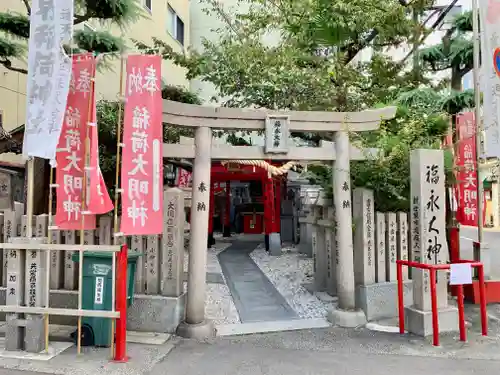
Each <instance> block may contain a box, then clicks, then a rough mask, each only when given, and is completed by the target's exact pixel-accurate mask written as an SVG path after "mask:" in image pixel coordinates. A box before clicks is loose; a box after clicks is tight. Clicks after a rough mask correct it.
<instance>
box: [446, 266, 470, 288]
mask: <svg viewBox="0 0 500 375" xmlns="http://www.w3.org/2000/svg"><path fill="white" fill-rule="evenodd" d="M464 284H472V267H471V265H470V263H454V264H450V285H464Z"/></svg>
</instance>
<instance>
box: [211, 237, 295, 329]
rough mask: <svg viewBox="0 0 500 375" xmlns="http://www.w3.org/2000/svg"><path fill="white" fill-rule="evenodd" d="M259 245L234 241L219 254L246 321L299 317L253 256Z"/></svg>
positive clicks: (233, 295) (234, 296)
mask: <svg viewBox="0 0 500 375" xmlns="http://www.w3.org/2000/svg"><path fill="white" fill-rule="evenodd" d="M258 245H259V242H254V241H238V240H236V241H234V242H233V243H232V245H231V246H230V247H228V248H227V249H226V250H224V251H223V252H221V253H220V254H219V255H218V257H219V262H220V266H221V268H222V273H223V274H224V277H225V278H226V282H227V286H228V287H229V290H230V291H231V295H232V297H233V300H234V304H235V306H236V309H237V310H238V313H239V315H240V320H241V321H242V323H248V322H263V321H273V320H287V319H298V316H297V314H296V313H295V311H294V310H293V309H292V308H291V307H290V306H289V305H288V303H287V302H286V300H285V299H284V298H283V296H282V295H281V294H280V293H279V292H278V291H277V290H276V288H275V287H274V285H273V284H272V283H271V282H270V281H269V279H268V278H267V277H266V275H265V274H264V273H263V272H262V271H261V270H260V268H259V267H258V266H257V265H256V264H255V262H254V261H253V260H252V258H250V255H249V254H250V253H251V252H252V251H253V250H254V249H255V248H256V247H257V246H258Z"/></svg>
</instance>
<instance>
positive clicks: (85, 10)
mask: <svg viewBox="0 0 500 375" xmlns="http://www.w3.org/2000/svg"><path fill="white" fill-rule="evenodd" d="M19 3H20V4H23V5H24V8H25V11H24V12H23V13H22V14H21V13H14V12H10V11H9V12H0V31H2V32H3V33H2V34H0V64H1V65H3V66H4V67H5V68H6V69H9V70H12V71H15V72H19V73H23V74H26V73H27V70H26V68H25V64H23V63H22V60H24V58H25V56H26V52H27V40H28V38H29V29H30V27H29V18H28V17H29V15H30V12H31V2H30V0H19ZM141 16H142V9H141V7H140V6H139V4H138V2H137V1H135V0H75V17H74V24H75V25H78V24H81V23H84V22H93V21H94V22H99V23H104V24H106V25H108V26H112V25H115V26H119V27H121V28H123V27H126V26H127V25H128V24H129V23H131V22H133V21H135V20H136V19H138V18H139V17H141ZM124 46H125V42H124V40H123V39H122V38H121V37H116V36H114V35H112V34H111V33H110V32H109V31H103V30H98V31H95V30H90V29H88V28H84V29H82V30H77V31H75V33H74V38H73V45H71V46H65V47H66V48H68V50H69V49H71V50H72V51H73V52H82V51H88V52H90V51H93V52H95V53H106V54H107V55H106V57H109V56H112V54H113V52H117V53H118V52H119V51H122V50H123V49H124Z"/></svg>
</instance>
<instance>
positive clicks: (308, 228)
mask: <svg viewBox="0 0 500 375" xmlns="http://www.w3.org/2000/svg"><path fill="white" fill-rule="evenodd" d="M311 232H312V225H311V224H305V223H302V224H300V242H299V253H301V254H304V255H305V256H307V257H308V258H312V256H313V250H312V242H311Z"/></svg>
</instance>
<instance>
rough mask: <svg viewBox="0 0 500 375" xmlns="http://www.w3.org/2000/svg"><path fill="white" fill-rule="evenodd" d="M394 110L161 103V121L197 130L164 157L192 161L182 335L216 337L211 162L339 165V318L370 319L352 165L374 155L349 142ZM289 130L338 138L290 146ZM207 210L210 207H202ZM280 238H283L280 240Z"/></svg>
mask: <svg viewBox="0 0 500 375" xmlns="http://www.w3.org/2000/svg"><path fill="white" fill-rule="evenodd" d="M395 114H396V107H386V108H382V109H376V110H368V111H363V112H352V113H342V112H312V111H311V112H303V111H281V112H279V111H269V110H259V109H237V108H221V107H219V108H217V107H205V106H199V105H194V104H184V103H179V102H173V101H169V100H164V101H163V122H164V123H167V124H171V125H178V126H184V127H191V128H195V140H194V145H192V144H191V145H186V144H164V145H163V157H165V158H185V159H194V163H193V184H192V186H193V188H192V200H191V201H192V204H191V207H192V208H191V210H192V213H191V233H190V242H189V246H190V248H189V268H188V293H187V303H186V319H185V322H183V323H182V324H181V325H180V326H179V328H178V334H179V335H180V336H184V337H193V338H198V339H203V338H206V337H210V336H213V335H214V333H215V332H214V327H213V325H212V324H211V322H209V321H207V320H206V319H205V289H206V261H207V259H206V247H207V246H206V245H207V239H208V221H209V212H208V210H207V209H206V207H208V206H209V196H210V192H209V189H210V186H211V181H210V169H211V162H212V160H294V161H298V162H299V163H300V161H331V162H333V171H334V172H333V197H334V198H333V202H334V205H335V207H336V208H337V209H336V210H335V219H336V222H337V241H338V246H337V249H338V255H337V260H338V266H339V267H338V272H337V285H338V302H339V308H338V309H337V310H336V311H334V312H333V313H332V314H331V316H332V317H333V319H334V320H336V321H340V320H351V321H352V320H356V319H364V314H363V313H362V312H357V311H356V303H355V284H354V260H353V238H352V211H351V181H350V160H364V159H366V158H367V157H370V151H369V150H368V152H366V151H367V150H364V151H363V150H360V149H358V148H356V147H354V146H353V145H351V144H350V143H349V135H348V132H349V131H354V132H359V131H370V130H376V129H378V127H379V126H380V121H381V120H387V119H391V118H393V117H394V116H395ZM212 129H225V130H228V129H238V130H250V131H256V130H264V131H265V135H266V146H265V147H260V146H230V145H212ZM291 131H294V132H312V133H322V132H323V133H334V134H335V136H334V141H335V142H322V144H321V145H320V147H288V143H287V140H288V138H289V134H290V132H291ZM204 208H205V209H204ZM276 235H277V236H276ZM280 242H281V241H279V234H278V233H272V234H271V235H270V244H271V243H273V244H274V243H277V244H279V243H280Z"/></svg>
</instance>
